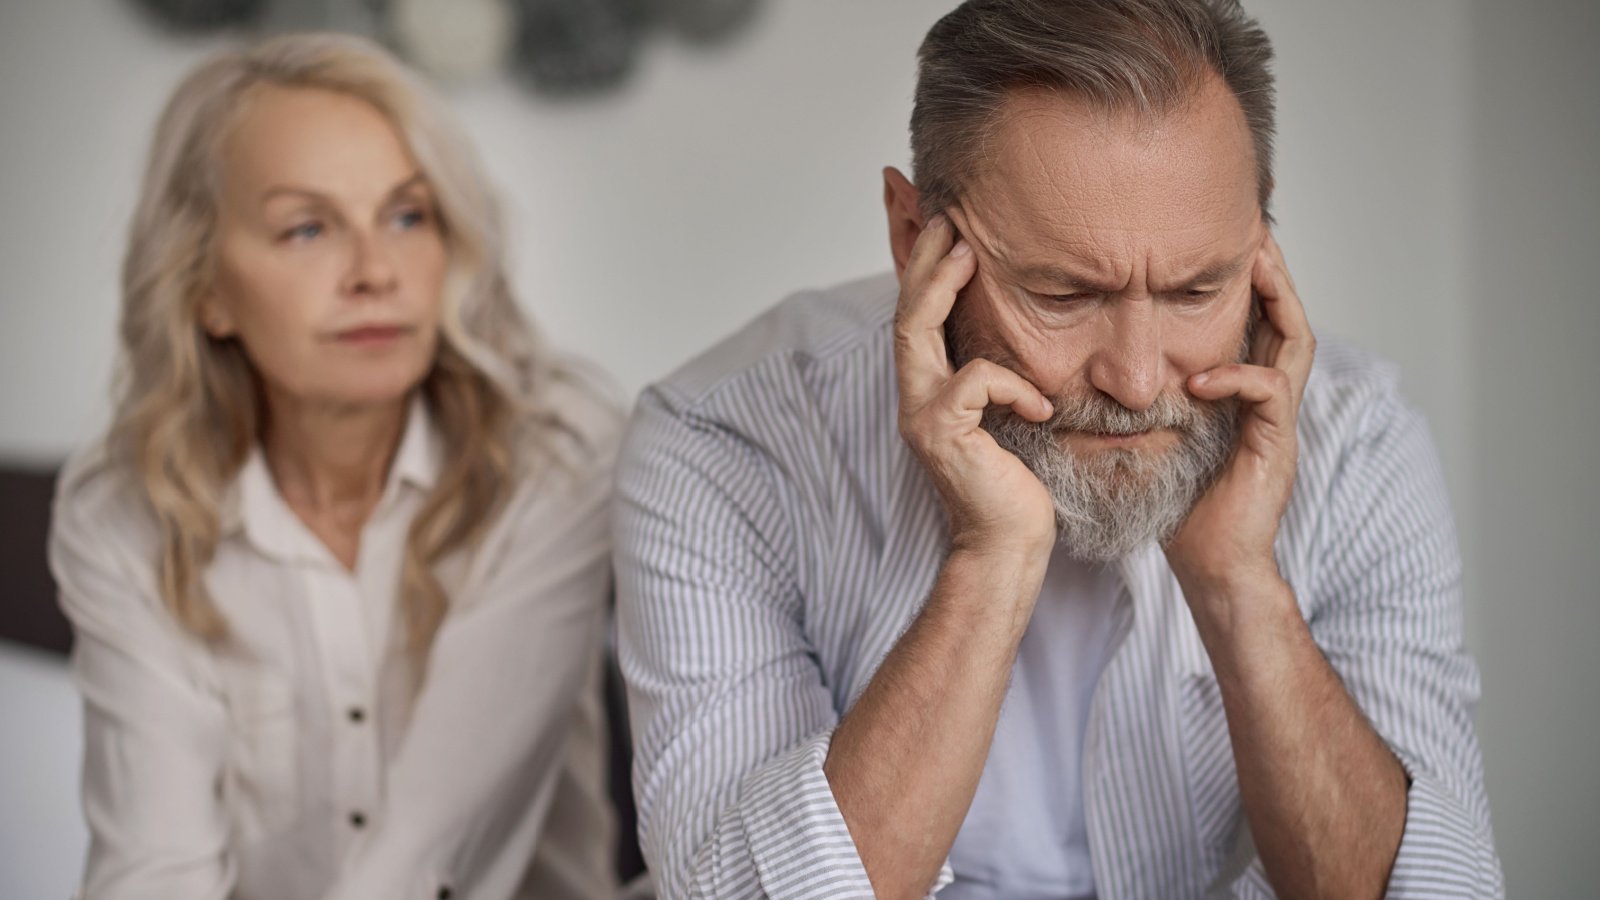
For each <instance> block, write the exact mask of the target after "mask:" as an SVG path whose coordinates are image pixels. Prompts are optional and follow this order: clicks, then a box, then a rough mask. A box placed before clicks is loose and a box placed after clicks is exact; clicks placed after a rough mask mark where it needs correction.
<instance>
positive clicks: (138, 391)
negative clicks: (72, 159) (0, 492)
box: [109, 34, 565, 661]
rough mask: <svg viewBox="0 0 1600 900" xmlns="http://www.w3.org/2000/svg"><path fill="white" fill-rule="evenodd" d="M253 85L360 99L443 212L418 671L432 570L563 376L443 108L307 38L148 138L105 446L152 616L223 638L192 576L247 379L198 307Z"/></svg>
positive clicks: (229, 468) (208, 86)
mask: <svg viewBox="0 0 1600 900" xmlns="http://www.w3.org/2000/svg"><path fill="white" fill-rule="evenodd" d="M263 85H272V86H279V87H290V88H318V89H323V90H332V91H338V92H341V93H345V94H349V95H353V96H355V97H358V98H360V99H363V100H365V101H367V102H368V103H371V104H372V105H373V106H374V107H376V108H377V109H378V110H380V111H381V112H382V113H384V114H385V115H386V116H387V117H388V118H389V120H390V121H391V122H392V123H393V124H394V126H395V128H396V130H397V131H398V132H399V134H400V135H401V136H402V139H403V140H404V141H405V143H406V144H407V145H408V146H409V148H410V150H411V153H412V155H413V157H414V158H415V159H416V162H417V164H418V166H419V167H420V169H421V171H422V173H423V174H424V176H425V177H426V179H427V181H428V183H429V185H430V186H431V187H432V189H433V193H434V196H435V197H436V198H437V199H436V203H437V204H438V215H439V220H440V222H441V224H442V231H443V234H444V240H445V244H446V247H447V248H448V253H449V259H450V262H449V269H448V274H447V275H446V278H445V282H444V296H443V298H442V303H441V307H442V313H441V317H442V321H441V322H440V341H439V349H438V352H437V355H436V357H435V359H434V363H433V367H432V369H431V370H430V371H429V372H428V374H427V375H426V377H425V378H424V380H423V382H422V385H421V391H422V394H423V397H424V399H425V401H426V402H427V404H428V406H429V409H430V411H431V413H432V414H433V415H434V417H435V421H436V422H437V424H438V426H439V431H440V433H441V434H442V436H443V440H444V446H445V454H444V462H443V465H442V468H441V473H440V477H439V478H438V479H437V481H436V483H435V486H434V488H433V489H432V492H431V494H430V495H429V496H428V497H427V499H426V501H425V503H424V505H423V507H422V509H421V511H420V513H419V514H418V515H417V517H416V520H415V521H414V522H413V523H412V525H411V529H410V533H409V535H408V537H407V541H406V549H405V561H404V563H403V569H402V574H401V598H400V603H401V610H402V618H403V621H404V622H405V625H406V628H407V641H408V646H409V648H410V650H411V652H412V653H413V654H414V655H415V656H416V657H417V659H418V660H419V661H425V660H426V657H427V651H428V648H429V646H430V645H431V643H432V640H433V635H434V633H435V632H436V631H437V629H438V627H439V623H440V621H441V620H442V619H443V618H444V614H445V611H446V609H447V606H448V602H449V598H448V597H447V596H446V594H445V591H444V589H443V587H442V586H441V584H440V583H439V581H438V580H437V579H436V578H435V576H434V574H433V566H434V564H436V563H437V562H438V561H439V560H440V559H441V558H442V557H444V556H445V555H447V554H449V553H450V552H451V551H453V550H457V549H463V548H469V547H470V546H471V545H473V544H474V542H475V541H476V540H477V538H478V537H479V536H480V535H481V534H482V533H483V531H484V530H485V528H486V526H487V525H488V524H489V523H490V522H491V521H492V520H493V519H494V517H495V515H496V514H497V513H498V512H499V509H500V506H501V504H502V502H503V500H504V499H505V498H506V497H507V496H508V495H509V493H510V492H511V489H512V488H513V487H514V486H515V484H516V482H517V481H518V479H520V478H522V477H524V476H525V475H527V474H528V473H527V472H526V471H525V466H526V465H527V464H528V462H529V461H530V460H539V459H543V458H544V457H545V454H539V453H537V452H535V453H531V454H530V453H528V452H519V451H522V450H525V448H524V442H532V444H531V446H532V447H533V448H534V449H535V450H537V448H538V447H540V446H547V445H546V444H545V443H544V441H543V440H542V438H543V437H545V436H547V435H548V434H549V433H550V430H551V429H552V428H562V427H565V426H564V422H563V420H562V418H561V417H560V415H559V413H558V411H557V410H554V409H548V408H543V407H542V406H541V403H540V398H541V397H542V396H543V394H544V390H543V388H544V386H545V384H546V383H547V382H548V381H550V380H551V379H554V378H561V377H564V373H563V372H562V370H561V369H560V367H559V366H558V365H557V364H555V363H554V362H553V361H551V360H550V359H549V358H548V357H547V356H546V354H544V353H542V352H540V348H539V346H538V343H537V338H536V335H535V333H534V332H533V330H532V328H531V327H530V325H529V324H528V323H527V321H526V320H525V319H524V318H523V317H522V315H521V314H520V313H519V311H518V308H517V305H516V302H515V301H514V299H513V298H512V296H511V292H510V289H509V285H508V283H507V280H506V277H505V273H504V261H503V259H504V257H503V254H504V249H503V235H502V232H501V228H500V219H499V213H498V210H497V209H496V205H495V202H494V199H493V197H492V196H491V194H490V192H489V190H488V189H487V186H486V184H485V181H484V179H483V176H482V174H481V172H480V169H479V166H478V163H477V158H476V155H475V154H474V153H473V151H472V149H471V147H470V146H469V145H468V144H467V143H466V141H465V139H464V137H463V136H462V132H461V130H460V128H459V127H458V126H457V125H456V123H455V122H454V120H453V118H452V117H451V116H450V114H449V112H448V110H447V109H446V108H445V106H444V105H443V103H442V102H441V101H440V100H439V99H437V98H436V97H435V96H434V94H433V93H432V91H430V90H429V89H428V88H427V87H426V86H425V85H423V84H422V83H420V82H419V81H418V80H417V79H416V77H415V76H413V75H412V74H411V73H410V72H408V71H407V70H406V69H405V68H404V67H403V66H401V65H400V64H399V63H398V62H397V61H396V60H395V59H394V58H393V57H391V56H390V55H389V54H388V53H386V52H385V51H384V50H382V49H381V48H380V47H378V46H377V45H376V44H373V43H372V42H370V41H367V40H363V39H360V38H354V37H348V36H341V35H331V34H305V35H289V36H284V37H278V38H273V39H270V40H267V41H265V42H262V43H260V44H257V45H255V46H252V47H249V48H246V49H242V50H234V51H229V52H224V53H221V54H219V55H217V56H215V57H213V58H211V59H210V60H208V61H206V62H204V63H202V64H201V65H199V66H198V67H197V68H196V69H195V70H194V71H192V72H191V73H190V74H189V76H188V77H187V78H185V79H184V80H183V82H182V83H181V84H180V85H179V86H178V88H177V90H176V91H175V92H174V93H173V96H172V98H171V100H170V101H168V104H167V107H166V109H165V111H164V112H163V113H162V115H161V119H160V121H159V124H158V125H157V127H156V131H155V138H154V142H153V145H152V147H151V155H150V160H149V166H148V169H147V170H146V172H145V177H144V182H143V186H142V188H141V191H140V196H139V200H138V205H137V207H136V209H135V211H134V214H133V220H132V223H131V230H130V235H129V241H128V250H127V256H126V258H125V259H124V261H123V268H122V322H121V341H122V352H123V354H124V359H123V360H122V371H121V373H120V378H119V382H120V383H119V386H118V392H117V393H118V397H117V409H116V415H115V420H114V422H113V425H112V428H111V432H110V439H109V446H110V448H111V451H112V453H113V456H114V458H115V459H118V460H119V461H122V462H125V463H126V464H127V465H128V466H130V467H131V469H132V471H133V472H134V473H135V475H136V481H137V483H138V485H139V487H140V489H141V490H142V492H143V494H144V496H145V499H146V500H147V501H148V504H149V506H150V508H151V510H152V511H153V512H154V514H155V518H156V520H157V522H159V525H160V529H161V537H162V541H161V550H160V561H159V567H158V571H159V573H160V589H161V594H162V598H163V600H164V602H165V603H166V604H167V606H168V607H169V608H170V610H171V612H172V614H173V615H174V616H175V617H176V618H177V620H178V621H179V622H180V623H182V624H183V626H184V627H185V628H187V629H188V630H189V631H190V632H192V633H194V634H195V635H198V636H200V637H202V638H204V639H206V640H209V641H214V642H216V641H222V640H223V639H225V638H226V637H227V634H228V629H227V623H226V622H225V621H224V619H223V616H222V614H221V612H220V611H219V610H218V609H217V606H216V604H215V603H214V602H213V600H212V598H211V596H210V595H209V593H208V592H207V590H206V588H205V584H204V580H203V578H202V577H201V576H202V573H203V572H204V570H205V568H206V567H207V565H209V563H210V562H211V560H212V557H213V555H214V554H215V552H216V549H217V543H218V540H219V537H220V531H221V522H220V511H219V506H220V504H221V502H222V498H223V494H224V492H225V491H226V489H227V486H228V484H229V483H230V482H231V481H232V480H233V478H234V477H235V476H236V475H237V474H238V472H239V470H240V468H241V467H242V466H243V464H244V462H245V459H246V458H247V456H248V455H249V452H250V449H251V447H252V446H254V445H255V443H256V442H257V440H258V439H259V432H260V426H261V414H262V409H261V401H260V399H259V394H258V386H257V384H256V379H255V375H254V374H253V372H252V370H251V367H250V365H249V363H248V362H247V361H246V359H245V355H244V352H243V350H242V349H241V348H240V346H239V345H238V343H237V341H234V340H216V339H213V338H211V337H209V336H208V335H207V334H206V333H205V331H204V330H203V329H202V328H201V326H200V324H199V314H198V308H199V300H200V298H201V296H202V295H203V293H204V292H205V291H206V289H207V288H208V287H209V285H210V279H211V278H212V276H213V264H214V246H213V241H214V237H215V232H216V221H217V197H218V191H219V187H220V184H221V175H220V172H219V171H218V168H219V167H218V152H217V151H218V148H219V144H220V143H221V141H222V140H223V139H224V136H225V135H226V134H227V133H228V130H229V128H230V126H231V125H232V123H233V121H234V120H235V118H236V115H237V112H238V111H239V110H240V109H242V108H244V107H245V105H246V101H247V100H248V98H249V95H250V93H251V92H252V91H253V90H256V89H257V88H259V87H260V86H263Z"/></svg>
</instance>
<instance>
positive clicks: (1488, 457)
mask: <svg viewBox="0 0 1600 900" xmlns="http://www.w3.org/2000/svg"><path fill="white" fill-rule="evenodd" d="M1474 7H1475V10H1476V13H1477V15H1476V20H1475V21H1474V23H1473V26H1474V31H1475V33H1474V36H1473V41H1472V47H1473V54H1472V55H1473V68H1472V76H1473V77H1472V80H1471V83H1470V90H1471V91H1472V94H1473V97H1474V101H1475V102H1474V121H1473V127H1472V137H1471V146H1472V148H1473V164H1472V170H1471V171H1472V175H1473V179H1472V181H1471V183H1470V184H1469V186H1468V187H1469V190H1468V191H1467V193H1468V196H1470V198H1471V200H1472V205H1471V208H1470V211H1469V219H1470V222H1471V231H1470V237H1471V242H1470V245H1469V246H1470V248H1471V254H1472V255H1471V266H1470V268H1469V270H1468V283H1469V285H1470V286H1471V291H1470V295H1471V297H1472V299H1473V313H1474V321H1473V331H1472V341H1471V345H1470V350H1469V359H1470V369H1469V371H1470V375H1471V378H1470V380H1469V385H1470V388H1469V395H1470V397H1471V400H1472V403H1473V406H1474V408H1473V422H1472V440H1473V443H1474V445H1475V446H1476V447H1477V452H1478V462H1477V477H1476V478H1475V480H1474V482H1473V488H1474V489H1475V491H1476V492H1477V495H1478V509H1479V510H1481V512H1482V515H1481V516H1480V517H1479V518H1478V519H1477V520H1476V521H1475V522H1473V523H1471V524H1472V526H1473V527H1475V529H1476V532H1477V534H1476V540H1475V542H1474V547H1475V549H1476V551H1477V554H1478V558H1477V559H1476V560H1475V565H1474V567H1473V569H1472V571H1473V572H1475V573H1476V575H1477V578H1476V583H1475V587H1476V591H1475V594H1474V599H1475V600H1476V623H1477V625H1478V629H1477V637H1478V644H1479V646H1480V647H1481V648H1482V651H1481V653H1480V661H1481V664H1482V668H1483V679H1484V694H1483V698H1484V699H1483V708H1482V711H1481V714H1480V715H1479V717H1478V721H1479V726H1480V730H1481V732H1482V735H1483V749H1484V757H1485V762H1486V764H1487V766H1488V773H1489V800H1490V803H1491V804H1492V805H1493V809H1494V813H1495V827H1496V829H1497V830H1498V832H1499V835H1500V843H1501V847H1502V849H1503V851H1504V853H1505V863H1506V875H1507V878H1508V880H1509V882H1510V883H1511V884H1512V885H1513V891H1512V894H1513V896H1520V897H1593V896H1595V895H1596V893H1597V890H1600V889H1597V887H1596V885H1600V852H1597V848H1600V699H1597V691H1600V652H1597V650H1596V646H1597V644H1600V553H1597V547H1596V536H1597V535H1600V469H1597V467H1600V353H1597V352H1596V344H1597V343H1600V290H1597V289H1596V284H1597V282H1596V273H1597V268H1596V259H1597V255H1600V53H1597V52H1596V46H1597V43H1600V5H1596V4H1595V3H1593V2H1590V0H1536V2H1529V0H1524V2H1520V3H1515V4H1509V3H1504V2H1500V0H1476V2H1475V4H1474Z"/></svg>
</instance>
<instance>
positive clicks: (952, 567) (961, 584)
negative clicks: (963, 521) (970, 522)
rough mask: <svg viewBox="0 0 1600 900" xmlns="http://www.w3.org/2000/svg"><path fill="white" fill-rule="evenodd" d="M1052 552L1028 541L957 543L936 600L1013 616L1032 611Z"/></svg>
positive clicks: (947, 560) (982, 612) (954, 606)
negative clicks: (981, 544) (977, 543)
mask: <svg viewBox="0 0 1600 900" xmlns="http://www.w3.org/2000/svg"><path fill="white" fill-rule="evenodd" d="M1049 562H1050V554H1049V552H1048V551H1047V550H1046V551H1043V552H1041V551H1039V550H1037V549H1034V548H1030V547H1027V546H1026V545H1013V544H993V545H984V546H962V545H958V546H953V547H952V548H951V549H950V554H949V555H948V556H946V557H945V561H944V566H943V567H942V569H941V570H940V574H939V582H940V583H939V587H938V588H937V589H936V590H935V591H934V596H933V598H932V599H933V601H934V602H938V603H940V604H942V605H944V606H946V607H948V608H950V609H952V610H957V611H966V612H972V613H975V614H978V615H984V616H988V615H1001V616H1003V617H1006V618H1008V619H1009V618H1012V617H1014V616H1016V615H1017V614H1019V613H1020V615H1021V618H1022V620H1023V623H1024V624H1026V619H1027V617H1028V616H1029V615H1031V614H1032V611H1033V604H1034V601H1035V600H1037V599H1038V597H1039V589H1040V587H1041V586H1042V585H1043V584H1044V572H1045V569H1046V567H1047V566H1048V565H1049Z"/></svg>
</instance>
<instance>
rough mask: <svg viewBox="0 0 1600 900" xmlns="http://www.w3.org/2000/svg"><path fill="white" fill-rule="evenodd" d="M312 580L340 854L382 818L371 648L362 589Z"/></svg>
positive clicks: (324, 576)
mask: <svg viewBox="0 0 1600 900" xmlns="http://www.w3.org/2000/svg"><path fill="white" fill-rule="evenodd" d="M307 577H308V579H309V580H310V582H311V584H310V592H309V593H310V596H311V599H312V603H311V618H312V622H313V627H314V628H315V631H316V635H317V641H318V645H319V650H320V651H321V656H322V671H323V677H324V679H325V684H324V689H325V691H326V694H327V698H328V706H329V709H330V711H331V712H332V715H333V722H332V726H331V731H332V735H333V741H332V759H331V760H330V763H331V768H332V773H333V801H334V806H333V814H334V815H335V816H336V817H337V819H338V821H337V822H336V823H335V827H334V833H335V834H336V835H338V836H339V844H340V848H341V853H342V852H343V850H344V849H345V848H347V847H349V846H350V845H351V844H352V843H353V842H354V841H356V840H357V839H359V837H360V836H361V835H362V834H363V833H365V832H366V831H367V830H368V829H371V828H373V827H374V826H375V825H376V824H377V819H378V817H379V816H380V815H381V813H382V809H381V803H382V783H381V778H382V766H381V765H380V752H379V746H378V735H377V728H376V723H375V722H374V703H375V698H376V694H377V685H376V683H375V676H374V672H375V671H376V668H377V667H376V666H374V665H373V663H372V648H371V647H370V646H369V642H368V639H367V629H366V625H365V622H364V621H363V601H362V596H361V589H360V584H359V582H358V581H357V579H356V578H355V577H354V576H352V575H351V574H350V573H348V572H345V571H344V570H342V569H336V568H331V567H318V568H316V569H314V570H312V571H310V572H308V575H307Z"/></svg>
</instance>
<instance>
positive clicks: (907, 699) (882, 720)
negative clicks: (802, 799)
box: [823, 552, 1044, 897]
mask: <svg viewBox="0 0 1600 900" xmlns="http://www.w3.org/2000/svg"><path fill="white" fill-rule="evenodd" d="M1043 575H1044V562H1043V560H1042V559H1039V560H1034V559H1031V558H1030V557H1027V556H1022V557H1015V556H1013V557H1009V558H1007V557H996V556H992V555H985V556H977V555H966V554H963V553H959V552H958V553H956V554H953V555H952V556H951V557H950V558H949V559H948V560H946V562H945V565H944V567H943V569H942V570H941V571H940V573H939V579H938V581H937V583H936V584H935V585H934V589H933V593H932V594H931V595H930V596H929V598H928V602H927V604H926V605H925V606H924V607H923V610H922V612H921V613H920V614H919V615H918V616H917V618H916V620H915V621H913V622H912V624H911V627H910V628H909V629H907V631H906V633H905V634H904V635H902V636H901V638H900V640H899V641H898V642H897V643H896V644H895V647H894V649H893V650H891V651H890V652H889V655H888V656H887V657H886V658H885V659H884V661H883V665H882V666H880V667H879V669H878V671H877V673H876V674H875V675H874V676H873V678H872V681H871V682H870V683H869V684H868V685H867V689H866V691H865V692H864V693H863V694H862V695H861V698H860V700H858V701H857V702H856V704H855V706H854V707H852V708H851V709H850V711H849V713H847V714H846V715H845V717H844V719H843V720H842V721H841V722H840V723H839V727H838V728H837V729H836V730H835V732H834V735H833V741H832V743H831V744H830V746H829V750H828V758H827V760H826V762H825V763H824V766H823V769H824V772H825V773H826V774H827V777H828V783H829V785H830V786H831V787H832V789H833V793H834V797H835V798H836V800H837V802H838V804H839V809H840V812H841V813H843V815H844V819H845V823H846V824H847V825H848V826H849V828H850V836H851V838H852V839H853V840H854V841H855V844H856V849H857V852H858V853H859V854H860V856H861V861H862V864H863V865H864V866H865V867H866V870H867V875H868V877H870V878H871V880H872V885H873V889H874V890H875V891H876V892H877V894H878V896H879V897H922V896H924V895H925V894H926V893H927V891H928V889H929V888H930V887H932V885H933V882H934V880H935V879H936V878H937V876H938V873H939V867H940V865H941V864H942V863H943V861H944V859H945V857H946V856H947V855H948V854H949V852H950V847H951V845H952V844H953V843H954V842H955V837H956V833H957V832H958V831H959V830H960V828H961V823H962V821H963V820H964V819H965V818H966V815H967V808H968V807H969V806H970V805H971V804H972V797H973V793H974V792H975V791H976V790H977V786H978V779H979V777H980V776H981V775H982V774H983V764H984V761H985V760H986V759H987V758H988V755H989V745H990V743H991V742H992V741H993V739H994V729H995V723H996V720H997V719H998V717H999V712H1000V705H1001V702H1002V701H1003V700H1004V698H1005V692H1006V687H1007V684H1008V682H1009V679H1010V676H1011V669H1012V666H1013V664H1014V662H1015V660H1016V655H1017V646H1018V644H1019V643H1020V642H1021V640H1022V635H1023V632H1024V631H1026V630H1027V626H1028V618H1029V616H1030V615H1031V613H1032V611H1033V601H1034V600H1035V598H1036V597H1037V596H1038V592H1039V585H1040V583H1041V581H1042V579H1043Z"/></svg>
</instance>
